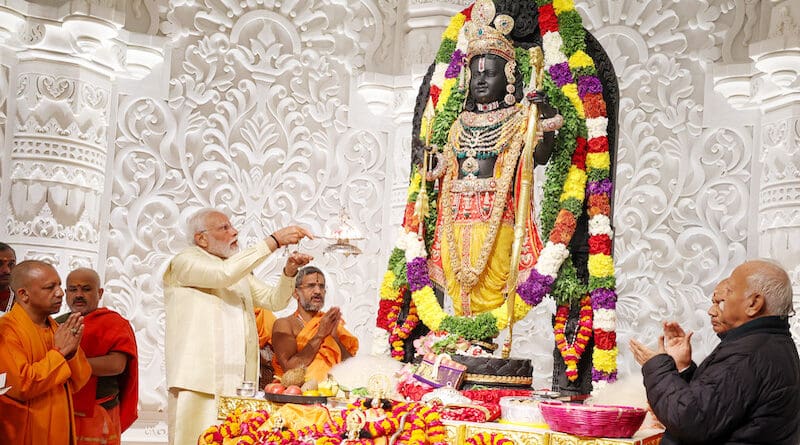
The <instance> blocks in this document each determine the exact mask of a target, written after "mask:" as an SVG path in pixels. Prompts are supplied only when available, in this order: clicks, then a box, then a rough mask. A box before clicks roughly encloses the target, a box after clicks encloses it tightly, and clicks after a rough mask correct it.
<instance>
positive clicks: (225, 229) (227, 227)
mask: <svg viewBox="0 0 800 445" xmlns="http://www.w3.org/2000/svg"><path fill="white" fill-rule="evenodd" d="M231 229H233V226H231V225H230V224H223V225H221V226H219V227H214V228H211V229H203V230H201V231H199V232H198V233H203V232H208V231H210V230H213V231H215V232H228V231H230V230H231Z"/></svg>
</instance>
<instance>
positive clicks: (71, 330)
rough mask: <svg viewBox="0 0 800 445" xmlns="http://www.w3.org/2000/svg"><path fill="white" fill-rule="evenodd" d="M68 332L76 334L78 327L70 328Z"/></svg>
mask: <svg viewBox="0 0 800 445" xmlns="http://www.w3.org/2000/svg"><path fill="white" fill-rule="evenodd" d="M70 332H72V335H78V329H77V328H72V329H70Z"/></svg>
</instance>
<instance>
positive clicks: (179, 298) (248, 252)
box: [164, 209, 313, 445]
mask: <svg viewBox="0 0 800 445" xmlns="http://www.w3.org/2000/svg"><path fill="white" fill-rule="evenodd" d="M188 226H189V227H188V233H189V234H190V235H191V236H192V240H193V242H194V246H193V247H190V248H188V249H186V250H184V251H183V252H181V253H179V254H178V255H176V256H175V258H173V259H172V261H171V262H170V263H169V266H168V267H167V270H166V272H165V273H164V305H165V312H166V347H165V349H166V351H165V356H166V365H167V389H168V391H169V397H168V417H169V419H168V421H169V443H170V445H173V444H178V445H184V444H194V443H197V439H198V437H199V436H200V434H202V432H203V431H204V430H205V429H206V428H207V427H209V426H210V425H212V424H214V423H215V422H216V421H217V408H216V400H215V398H216V396H219V395H223V394H235V391H236V388H238V387H239V386H240V385H241V383H242V381H245V380H246V381H253V382H256V381H257V380H258V372H259V355H258V354H259V350H258V334H257V330H256V324H255V315H254V311H253V310H254V307H262V308H265V309H269V310H273V311H277V310H281V309H283V308H285V307H286V306H287V305H288V304H289V301H290V300H291V298H292V292H293V291H294V279H293V278H292V277H293V276H295V275H296V274H297V270H298V269H299V268H300V267H302V266H304V265H306V264H308V263H309V262H310V261H311V260H312V259H313V258H312V257H311V256H309V255H305V254H302V253H297V252H295V253H293V254H292V255H290V256H289V258H288V259H287V261H286V265H285V266H284V268H283V276H281V277H280V279H279V280H278V283H277V285H276V286H270V285H267V284H265V283H263V282H261V281H259V280H258V279H256V278H255V277H254V276H253V274H252V271H253V269H255V268H256V267H257V266H258V265H259V264H261V263H262V262H263V261H264V260H265V259H266V258H267V257H268V256H269V255H270V254H271V253H272V252H274V251H275V250H277V249H278V248H279V247H282V246H286V245H290V244H296V243H298V242H299V241H300V240H301V239H303V238H306V237H308V238H313V235H312V234H311V233H310V232H308V231H307V230H306V229H304V228H302V227H299V226H289V227H286V228H283V229H280V230H278V231H276V232H275V233H273V234H271V235H270V236H269V237H267V238H266V239H265V240H264V241H261V242H258V243H256V244H255V245H254V246H252V247H249V248H247V249H244V250H242V251H239V246H238V235H239V232H238V231H237V230H236V229H235V228H234V227H233V226H232V225H231V222H230V220H229V218H228V216H227V215H225V214H224V213H222V212H220V211H218V210H215V209H202V210H200V211H198V212H196V213H195V214H194V215H192V217H191V218H190V219H189V221H188Z"/></svg>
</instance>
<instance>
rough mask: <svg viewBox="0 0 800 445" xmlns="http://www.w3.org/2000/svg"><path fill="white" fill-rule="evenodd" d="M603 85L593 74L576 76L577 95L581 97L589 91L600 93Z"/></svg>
mask: <svg viewBox="0 0 800 445" xmlns="http://www.w3.org/2000/svg"><path fill="white" fill-rule="evenodd" d="M602 92H603V85H602V84H601V83H600V79H598V78H597V77H595V76H581V77H579V78H578V96H580V98H581V99H583V96H585V95H587V94H591V93H602Z"/></svg>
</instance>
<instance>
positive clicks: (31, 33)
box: [18, 22, 47, 46]
mask: <svg viewBox="0 0 800 445" xmlns="http://www.w3.org/2000/svg"><path fill="white" fill-rule="evenodd" d="M45 32H47V28H46V27H45V26H44V25H43V24H41V23H31V22H28V23H26V24H25V25H24V26H23V27H22V28H21V29H20V31H19V36H18V38H19V41H20V42H21V43H22V44H24V45H28V46H33V45H36V44H38V43H40V42H41V41H42V40H44V35H45Z"/></svg>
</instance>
